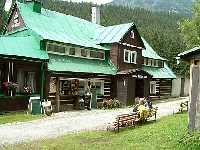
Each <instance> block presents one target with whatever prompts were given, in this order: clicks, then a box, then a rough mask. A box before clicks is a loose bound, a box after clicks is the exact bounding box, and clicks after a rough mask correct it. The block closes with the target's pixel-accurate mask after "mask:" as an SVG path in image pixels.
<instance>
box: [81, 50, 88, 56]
mask: <svg viewBox="0 0 200 150" xmlns="http://www.w3.org/2000/svg"><path fill="white" fill-rule="evenodd" d="M81 56H82V57H87V51H86V50H85V49H81Z"/></svg>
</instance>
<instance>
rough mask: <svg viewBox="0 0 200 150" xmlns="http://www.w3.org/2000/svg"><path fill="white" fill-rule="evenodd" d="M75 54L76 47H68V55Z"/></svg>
mask: <svg viewBox="0 0 200 150" xmlns="http://www.w3.org/2000/svg"><path fill="white" fill-rule="evenodd" d="M75 54H76V49H75V48H73V47H72V48H70V49H69V55H72V56H74V55H75Z"/></svg>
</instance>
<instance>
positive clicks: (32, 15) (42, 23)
mask: <svg viewBox="0 0 200 150" xmlns="http://www.w3.org/2000/svg"><path fill="white" fill-rule="evenodd" d="M17 5H18V8H19V10H20V14H21V15H22V18H23V20H24V22H25V25H26V27H27V28H30V29H31V30H33V31H34V32H36V33H37V34H38V35H40V36H41V37H42V38H43V39H47V40H53V41H58V42H63V43H68V44H73V45H78V46H83V47H88V48H94V49H101V50H109V49H107V48H105V47H103V46H100V45H98V44H96V43H97V42H96V41H95V40H94V39H93V38H94V34H95V31H96V29H97V28H99V27H101V26H99V25H97V24H94V23H91V22H89V21H86V20H83V19H80V18H77V17H73V16H70V15H65V14H62V13H58V12H55V11H50V10H47V9H43V8H42V10H41V13H36V12H34V11H33V3H29V4H23V3H19V2H17Z"/></svg>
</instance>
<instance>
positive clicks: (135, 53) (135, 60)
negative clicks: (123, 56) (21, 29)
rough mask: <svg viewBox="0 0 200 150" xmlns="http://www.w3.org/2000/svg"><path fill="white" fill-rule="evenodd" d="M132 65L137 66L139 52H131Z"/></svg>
mask: <svg viewBox="0 0 200 150" xmlns="http://www.w3.org/2000/svg"><path fill="white" fill-rule="evenodd" d="M133 54H134V56H135V57H134V61H133ZM130 59H131V63H133V64H137V52H136V51H131V58H130Z"/></svg>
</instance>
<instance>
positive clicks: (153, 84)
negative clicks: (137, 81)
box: [150, 81, 156, 94]
mask: <svg viewBox="0 0 200 150" xmlns="http://www.w3.org/2000/svg"><path fill="white" fill-rule="evenodd" d="M150 94H156V82H155V81H151V82H150Z"/></svg>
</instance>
